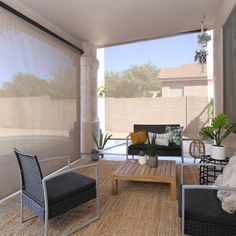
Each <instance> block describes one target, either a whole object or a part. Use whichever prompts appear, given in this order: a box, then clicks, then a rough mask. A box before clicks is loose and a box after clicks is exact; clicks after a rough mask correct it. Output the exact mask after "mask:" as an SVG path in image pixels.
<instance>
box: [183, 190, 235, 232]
mask: <svg viewBox="0 0 236 236" xmlns="http://www.w3.org/2000/svg"><path fill="white" fill-rule="evenodd" d="M186 189H203V190H209V189H214V190H228V191H236V187H228V186H217V185H182V199H181V205H182V209H181V213H182V218H181V228H182V230H181V231H182V236H184V225H185V223H184V221H185V190H186Z"/></svg>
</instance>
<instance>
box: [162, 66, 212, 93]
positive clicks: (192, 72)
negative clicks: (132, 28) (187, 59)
mask: <svg viewBox="0 0 236 236" xmlns="http://www.w3.org/2000/svg"><path fill="white" fill-rule="evenodd" d="M159 80H160V81H161V84H162V97H183V96H185V97H186V96H201V97H204V96H206V97H207V96H208V86H210V87H212V89H213V80H212V78H208V76H207V69H206V66H202V65H199V64H196V63H192V64H184V65H181V67H177V68H163V69H161V71H160V73H159Z"/></svg>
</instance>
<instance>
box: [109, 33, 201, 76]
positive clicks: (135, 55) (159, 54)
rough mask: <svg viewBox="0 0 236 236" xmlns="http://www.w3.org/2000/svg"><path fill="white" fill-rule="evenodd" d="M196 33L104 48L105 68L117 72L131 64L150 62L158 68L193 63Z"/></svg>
mask: <svg viewBox="0 0 236 236" xmlns="http://www.w3.org/2000/svg"><path fill="white" fill-rule="evenodd" d="M197 49H198V44H197V33H194V34H185V35H181V36H173V37H168V38H162V39H156V40H149V41H143V42H138V43H132V44H126V45H120V46H113V47H109V48H105V70H109V71H116V72H119V71H121V70H124V69H127V68H129V67H130V66H131V65H142V64H145V63H149V62H150V63H152V64H154V65H156V66H157V67H158V68H165V67H178V66H180V65H181V64H185V63H193V62H194V55H195V50H197Z"/></svg>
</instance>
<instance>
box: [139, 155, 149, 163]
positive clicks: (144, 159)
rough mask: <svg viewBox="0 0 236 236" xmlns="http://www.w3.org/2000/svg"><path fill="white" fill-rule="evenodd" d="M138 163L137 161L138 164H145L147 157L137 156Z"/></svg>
mask: <svg viewBox="0 0 236 236" xmlns="http://www.w3.org/2000/svg"><path fill="white" fill-rule="evenodd" d="M138 163H139V164H140V165H145V164H146V163H147V158H146V156H139V157H138Z"/></svg>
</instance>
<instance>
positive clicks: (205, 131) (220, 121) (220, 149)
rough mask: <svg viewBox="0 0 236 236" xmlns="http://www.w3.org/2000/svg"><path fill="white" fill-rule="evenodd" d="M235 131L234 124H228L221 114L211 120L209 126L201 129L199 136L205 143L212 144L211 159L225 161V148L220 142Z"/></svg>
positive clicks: (227, 120)
mask: <svg viewBox="0 0 236 236" xmlns="http://www.w3.org/2000/svg"><path fill="white" fill-rule="evenodd" d="M235 130H236V123H232V124H230V123H229V119H228V117H227V116H226V115H225V114H223V113H221V114H219V115H218V116H216V117H214V118H213V119H212V122H211V125H210V126H207V127H203V128H201V130H200V132H199V135H200V137H201V138H202V139H203V140H205V141H211V142H213V145H212V154H211V156H212V158H213V159H217V160H223V159H225V147H224V146H223V145H222V142H223V141H224V140H225V138H227V137H228V136H229V135H230V134H231V133H232V132H234V131H235Z"/></svg>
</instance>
